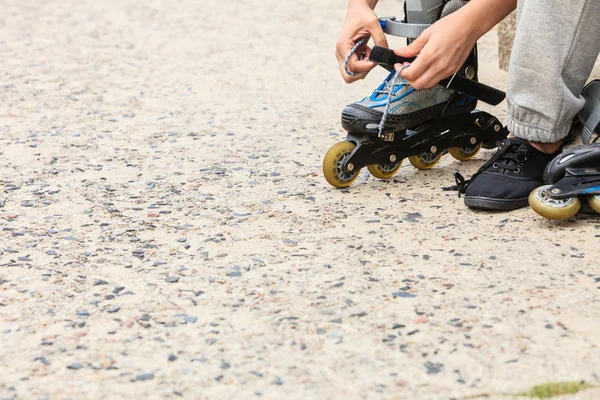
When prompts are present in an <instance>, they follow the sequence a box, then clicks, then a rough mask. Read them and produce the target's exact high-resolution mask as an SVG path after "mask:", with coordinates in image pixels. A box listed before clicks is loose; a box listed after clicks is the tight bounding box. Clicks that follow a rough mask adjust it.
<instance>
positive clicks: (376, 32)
mask: <svg viewBox="0 0 600 400" xmlns="http://www.w3.org/2000/svg"><path fill="white" fill-rule="evenodd" d="M369 33H370V34H371V37H372V38H373V42H375V44H376V45H377V46H381V47H385V48H387V47H388V42H387V38H386V37H385V33H383V29H381V25H379V21H377V25H376V26H374V27H373V29H372V30H371V32H369Z"/></svg>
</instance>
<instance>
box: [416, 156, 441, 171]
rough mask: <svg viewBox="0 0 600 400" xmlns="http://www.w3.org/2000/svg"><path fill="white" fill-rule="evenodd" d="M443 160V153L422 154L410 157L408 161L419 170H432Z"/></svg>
mask: <svg viewBox="0 0 600 400" xmlns="http://www.w3.org/2000/svg"><path fill="white" fill-rule="evenodd" d="M441 158H442V153H438V154H434V153H421V154H418V155H416V156H410V157H408V161H410V163H411V164H412V165H413V167H415V168H417V169H431V168H433V167H434V166H435V164H437V163H438V162H439V161H440V159H441Z"/></svg>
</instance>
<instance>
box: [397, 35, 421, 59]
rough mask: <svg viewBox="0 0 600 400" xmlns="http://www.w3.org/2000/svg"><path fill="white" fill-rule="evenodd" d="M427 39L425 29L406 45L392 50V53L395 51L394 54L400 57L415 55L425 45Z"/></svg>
mask: <svg viewBox="0 0 600 400" xmlns="http://www.w3.org/2000/svg"><path fill="white" fill-rule="evenodd" d="M428 40H429V34H428V33H427V31H425V32H423V33H422V34H421V35H420V36H419V37H418V38H416V39H415V40H413V42H412V43H411V44H409V45H408V46H406V47H401V48H399V49H396V50H394V53H396V55H399V56H400V57H406V58H410V57H415V56H417V55H418V54H419V53H420V52H421V50H422V49H423V47H425V44H426V43H427V41H428Z"/></svg>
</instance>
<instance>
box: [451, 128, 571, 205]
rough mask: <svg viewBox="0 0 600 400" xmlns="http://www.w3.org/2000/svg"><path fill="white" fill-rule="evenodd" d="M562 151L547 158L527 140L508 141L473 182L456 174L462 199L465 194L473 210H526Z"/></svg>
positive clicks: (512, 139) (500, 144)
mask: <svg viewBox="0 0 600 400" xmlns="http://www.w3.org/2000/svg"><path fill="white" fill-rule="evenodd" d="M561 151H562V149H559V150H558V151H557V152H556V153H554V154H546V153H543V152H541V151H539V150H538V149H536V148H535V147H533V146H532V145H530V144H529V143H528V142H527V141H526V140H523V139H519V138H507V139H505V140H503V141H502V142H500V143H499V145H498V151H497V152H496V154H494V155H493V156H492V158H490V160H489V161H488V162H486V163H485V164H484V165H483V166H482V167H481V168H479V171H477V173H475V174H474V175H473V177H472V178H471V179H469V180H468V181H466V180H465V179H464V178H463V176H462V175H460V174H459V173H457V174H456V183H457V187H458V191H459V195H460V193H464V194H465V205H466V206H467V207H470V208H478V209H482V210H496V211H508V210H516V209H517V208H522V207H527V206H528V205H529V202H528V200H527V199H528V197H529V193H531V191H532V190H533V189H535V188H537V187H538V186H541V185H543V175H544V169H545V168H546V165H547V164H548V163H549V162H550V161H551V160H552V159H553V158H554V157H556V156H557V155H558V154H559V153H560V152H561Z"/></svg>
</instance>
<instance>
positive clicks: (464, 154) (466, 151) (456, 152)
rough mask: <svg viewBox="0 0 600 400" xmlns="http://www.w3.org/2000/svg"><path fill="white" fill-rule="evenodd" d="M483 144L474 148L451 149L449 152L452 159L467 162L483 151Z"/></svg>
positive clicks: (480, 143) (475, 145) (478, 144)
mask: <svg viewBox="0 0 600 400" xmlns="http://www.w3.org/2000/svg"><path fill="white" fill-rule="evenodd" d="M481 145H483V143H482V142H479V143H477V144H474V145H473V146H461V147H450V148H449V149H448V152H449V153H450V155H451V156H452V157H454V158H455V159H457V160H459V161H467V160H470V159H472V158H473V157H475V156H476V155H477V153H479V149H481Z"/></svg>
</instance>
